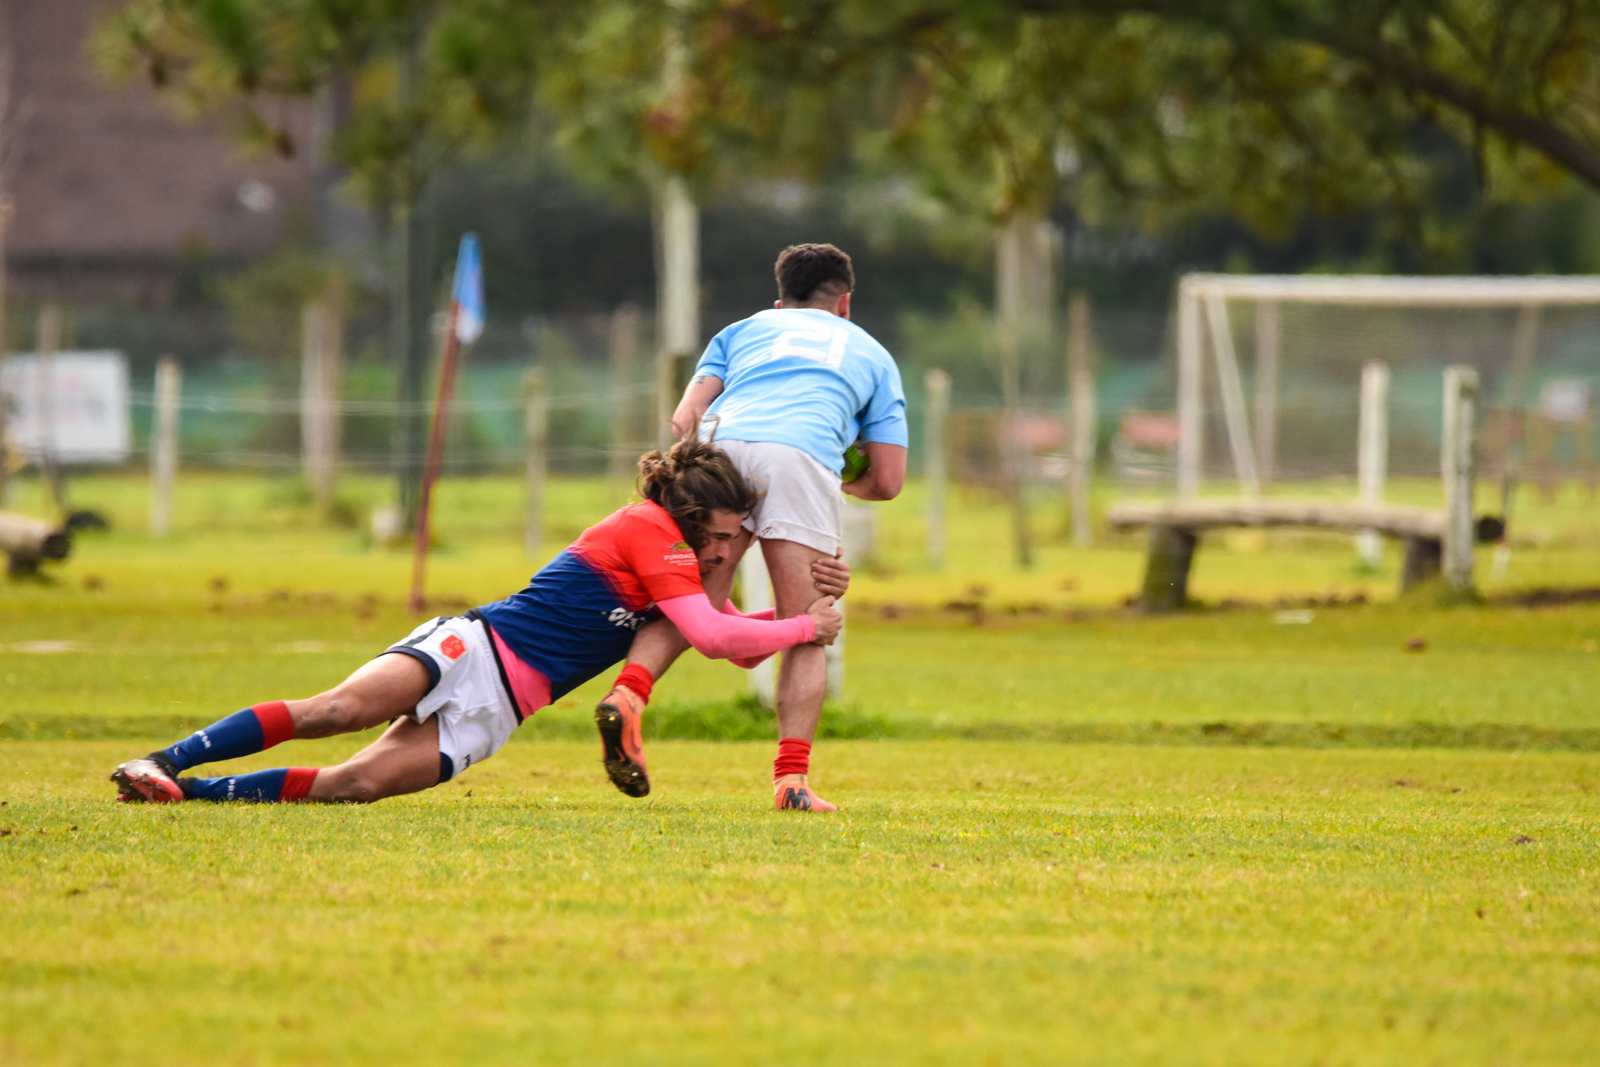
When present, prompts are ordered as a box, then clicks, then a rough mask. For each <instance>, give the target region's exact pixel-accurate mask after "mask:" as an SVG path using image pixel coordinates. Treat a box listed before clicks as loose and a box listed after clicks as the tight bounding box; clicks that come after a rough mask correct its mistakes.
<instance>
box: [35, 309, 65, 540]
mask: <svg viewBox="0 0 1600 1067" xmlns="http://www.w3.org/2000/svg"><path fill="white" fill-rule="evenodd" d="M60 347H61V305H60V304H46V305H44V306H43V307H41V308H40V309H39V356H38V359H39V362H38V372H37V375H36V376H35V378H34V389H35V397H34V403H35V406H34V410H35V411H36V412H38V415H37V416H36V417H37V421H38V426H39V470H40V471H41V472H43V474H44V480H45V484H46V485H47V486H49V488H50V497H51V499H52V500H54V501H55V505H56V510H57V511H59V512H60V513H61V514H62V515H65V514H66V513H67V491H66V487H65V486H64V485H63V484H62V481H61V465H60V463H59V462H58V461H57V458H56V374H55V363H56V350H57V349H59V348H60Z"/></svg>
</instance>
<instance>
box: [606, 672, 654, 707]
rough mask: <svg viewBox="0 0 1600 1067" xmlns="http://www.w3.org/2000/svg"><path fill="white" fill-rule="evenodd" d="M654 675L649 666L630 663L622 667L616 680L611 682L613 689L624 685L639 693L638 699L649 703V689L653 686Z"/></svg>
mask: <svg viewBox="0 0 1600 1067" xmlns="http://www.w3.org/2000/svg"><path fill="white" fill-rule="evenodd" d="M655 684H656V680H655V676H654V675H652V674H651V673H650V668H648V667H645V666H643V665H642V664H638V663H630V664H628V665H627V666H626V667H624V668H622V673H621V674H619V675H617V680H616V681H615V682H614V683H612V688H613V689H615V688H616V687H617V686H619V685H625V686H627V687H628V688H629V689H631V690H633V692H635V693H637V694H639V699H640V700H642V701H644V702H645V703H646V704H648V703H650V690H651V689H653V688H655Z"/></svg>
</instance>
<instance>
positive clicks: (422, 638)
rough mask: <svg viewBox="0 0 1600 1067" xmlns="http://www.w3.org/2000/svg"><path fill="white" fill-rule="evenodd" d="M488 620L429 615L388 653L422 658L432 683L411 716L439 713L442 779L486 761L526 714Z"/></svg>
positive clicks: (421, 718)
mask: <svg viewBox="0 0 1600 1067" xmlns="http://www.w3.org/2000/svg"><path fill="white" fill-rule="evenodd" d="M493 645H494V642H493V639H492V638H491V637H490V636H489V627H488V625H487V624H486V623H485V622H484V621H483V620H482V619H480V618H478V617H477V613H476V612H473V613H471V614H468V615H453V616H449V617H444V618H438V619H433V620H430V621H429V622H425V623H423V624H422V625H421V626H418V627H417V628H416V629H415V630H412V631H411V636H410V637H407V638H406V639H405V640H404V641H401V642H400V643H399V644H397V645H390V646H389V648H388V652H398V653H400V654H402V655H406V656H410V657H412V658H413V659H416V660H418V661H419V662H420V663H421V664H422V665H423V666H424V667H426V668H428V677H429V678H431V679H432V680H433V687H432V688H431V689H429V690H428V693H427V695H426V696H424V697H423V698H422V699H421V700H419V701H418V702H417V706H416V709H415V710H414V711H412V713H411V716H410V717H411V719H412V720H413V721H415V722H418V723H423V722H427V721H428V718H429V716H433V715H437V716H438V717H439V781H441V782H447V781H449V780H450V779H451V778H454V777H455V776H456V775H458V774H460V773H461V772H462V771H464V770H466V769H467V768H468V767H470V766H472V765H473V764H474V763H482V762H483V761H484V760H486V759H488V758H489V757H490V756H492V755H494V754H495V753H496V752H499V751H500V748H501V746H502V745H504V744H505V743H506V742H507V741H509V740H510V739H511V734H512V733H513V732H514V731H515V730H516V728H517V727H518V726H520V725H521V724H522V716H521V715H520V714H519V713H518V711H517V707H516V704H515V703H514V702H513V701H512V699H511V695H510V694H511V686H510V684H509V683H508V682H507V681H506V677H505V673H504V671H503V669H502V668H501V666H500V660H499V658H498V657H496V655H495V652H494V647H493Z"/></svg>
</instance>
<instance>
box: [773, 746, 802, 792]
mask: <svg viewBox="0 0 1600 1067" xmlns="http://www.w3.org/2000/svg"><path fill="white" fill-rule="evenodd" d="M810 773H811V742H810V741H802V740H800V738H798V737H785V738H783V739H782V740H781V741H779V742H778V758H777V759H775V760H773V761H772V780H773V781H774V782H776V781H777V780H778V779H779V778H782V777H783V776H784V775H786V774H810Z"/></svg>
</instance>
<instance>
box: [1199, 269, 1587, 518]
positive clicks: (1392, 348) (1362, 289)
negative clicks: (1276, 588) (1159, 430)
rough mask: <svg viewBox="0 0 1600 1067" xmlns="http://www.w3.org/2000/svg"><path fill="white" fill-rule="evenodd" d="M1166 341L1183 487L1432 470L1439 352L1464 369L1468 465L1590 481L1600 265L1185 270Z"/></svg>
mask: <svg viewBox="0 0 1600 1067" xmlns="http://www.w3.org/2000/svg"><path fill="white" fill-rule="evenodd" d="M1176 355H1177V359H1176V378H1177V381H1176V393H1177V398H1176V399H1177V414H1178V419H1177V421H1178V432H1177V442H1176V449H1175V452H1176V456H1175V467H1176V482H1177V492H1178V495H1179V497H1181V498H1189V497H1193V496H1195V495H1197V494H1198V493H1199V491H1200V488H1201V483H1202V480H1203V479H1204V478H1208V477H1209V478H1216V477H1219V476H1220V477H1231V478H1232V479H1233V480H1235V481H1236V482H1237V483H1238V486H1239V490H1240V495H1242V496H1244V497H1246V498H1253V497H1255V496H1257V495H1258V494H1259V493H1260V492H1261V491H1262V489H1263V488H1264V487H1266V486H1270V485H1272V484H1273V483H1283V482H1296V483H1301V482H1307V481H1319V480H1329V479H1334V480H1348V481H1349V482H1350V483H1352V485H1353V486H1354V485H1359V487H1360V492H1361V495H1362V497H1363V498H1369V499H1371V498H1376V497H1377V496H1379V495H1381V493H1382V484H1383V479H1384V477H1385V475H1386V473H1388V474H1395V475H1400V476H1419V477H1438V476H1439V473H1440V469H1441V466H1440V464H1441V455H1440V450H1441V447H1442V446H1443V445H1444V443H1445V439H1446V434H1445V429H1444V424H1445V418H1444V406H1445V405H1444V403H1443V392H1444V388H1443V387H1444V382H1445V378H1446V371H1447V369H1448V368H1451V367H1458V368H1471V369H1472V370H1473V371H1475V372H1476V379H1477V398H1478V399H1477V412H1478V416H1477V441H1478V447H1477V463H1478V467H1479V473H1481V474H1484V475H1487V476H1490V477H1493V476H1495V475H1497V474H1503V473H1504V472H1505V471H1506V470H1507V469H1508V465H1510V466H1511V467H1518V466H1520V469H1521V474H1522V476H1523V477H1525V478H1526V479H1528V480H1530V481H1532V482H1533V483H1534V484H1535V485H1539V486H1540V487H1541V488H1544V487H1545V485H1547V484H1548V483H1549V482H1551V481H1552V480H1559V479H1562V478H1566V477H1575V478H1576V479H1577V480H1580V481H1583V482H1587V483H1588V484H1589V485H1590V486H1591V487H1592V486H1593V485H1594V483H1595V474H1594V471H1593V467H1594V459H1593V457H1594V447H1593V445H1594V442H1593V437H1594V429H1595V419H1594V397H1595V394H1596V391H1597V390H1596V386H1597V385H1600V276H1582V277H1387V276H1370V275H1344V276H1336V275H1223V274H1189V275H1186V276H1185V277H1184V278H1183V279H1182V281H1181V282H1180V284H1179V289H1178V308H1177V329H1176ZM1563 442H1565V443H1563Z"/></svg>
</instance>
